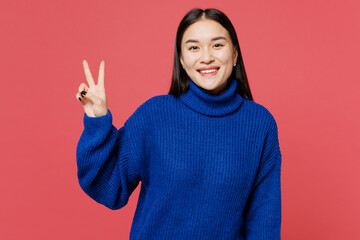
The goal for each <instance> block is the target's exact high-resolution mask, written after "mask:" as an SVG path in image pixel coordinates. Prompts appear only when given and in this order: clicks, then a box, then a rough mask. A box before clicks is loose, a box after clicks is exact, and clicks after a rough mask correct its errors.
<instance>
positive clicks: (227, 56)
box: [217, 51, 233, 63]
mask: <svg viewBox="0 0 360 240" xmlns="http://www.w3.org/2000/svg"><path fill="white" fill-rule="evenodd" d="M217 56H218V58H219V59H220V60H221V61H222V62H223V63H227V62H231V61H233V60H232V59H233V56H232V54H231V53H230V52H227V51H226V52H219V54H218V55H217Z"/></svg>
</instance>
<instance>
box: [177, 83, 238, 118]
mask: <svg viewBox="0 0 360 240" xmlns="http://www.w3.org/2000/svg"><path fill="white" fill-rule="evenodd" d="M236 87H237V81H236V80H235V79H229V80H228V81H227V84H226V85H225V89H223V90H221V91H220V92H219V93H218V94H214V92H210V91H207V90H205V89H203V88H201V87H199V86H197V85H196V84H195V83H194V82H193V81H192V80H191V79H189V89H188V91H187V92H186V93H184V94H182V95H181V96H180V99H181V100H182V102H183V103H184V104H185V105H186V106H187V107H188V108H190V109H191V110H193V111H195V112H198V113H200V114H203V115H206V116H224V115H227V114H230V113H232V112H234V111H236V110H237V109H238V108H239V107H240V105H241V103H242V102H243V98H242V97H241V96H240V95H239V94H238V93H237V92H236Z"/></svg>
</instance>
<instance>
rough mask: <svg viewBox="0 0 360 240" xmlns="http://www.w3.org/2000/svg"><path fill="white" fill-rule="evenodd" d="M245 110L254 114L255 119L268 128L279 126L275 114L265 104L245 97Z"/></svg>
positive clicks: (251, 114)
mask: <svg viewBox="0 0 360 240" xmlns="http://www.w3.org/2000/svg"><path fill="white" fill-rule="evenodd" d="M242 108H243V111H244V112H246V113H248V114H249V115H250V116H252V118H253V119H252V120H253V121H259V122H260V123H262V124H264V125H266V126H267V127H268V128H277V123H276V119H275V117H274V115H273V114H272V113H271V112H270V110H269V109H268V108H267V107H265V106H264V105H262V104H260V103H257V102H254V101H252V100H249V99H247V98H244V102H243V106H242Z"/></svg>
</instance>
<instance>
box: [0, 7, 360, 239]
mask: <svg viewBox="0 0 360 240" xmlns="http://www.w3.org/2000/svg"><path fill="white" fill-rule="evenodd" d="M194 7H200V8H208V7H215V8H218V9H220V10H222V11H224V12H225V13H226V14H227V15H228V16H229V18H230V19H231V21H232V23H233V24H234V26H235V28H236V31H237V34H238V37H239V41H240V46H241V49H242V53H243V58H244V62H245V67H246V70H247V73H248V77H249V82H250V87H251V90H252V93H253V95H254V98H255V101H256V102H258V103H260V104H262V105H264V106H265V107H267V108H268V109H269V110H270V112H271V113H272V114H273V115H274V117H275V119H276V120H277V123H278V127H279V141H280V148H281V151H282V155H283V164H282V197H283V199H282V206H283V216H282V219H283V221H282V239H291V240H297V239H299V240H300V239H301V240H302V239H327V240H332V239H336V240H338V239H360V228H359V222H360V204H359V202H360V192H359V182H360V174H359V170H360V163H359V160H360V154H359V148H360V146H359V143H360V141H359V140H360V127H359V123H360V106H359V87H360V83H359V82H360V76H359V75H360V74H359V66H358V65H359V56H360V47H359V45H360V26H359V25H360V18H359V12H360V3H359V1H357V0H347V1H346V0H345V1H332V0H311V1H310V0H308V1H289V0H275V1H239V0H236V1H230V0H222V1H213V0H206V1H193V0H191V1H176V2H175V1H165V0H163V1H160V0H157V1H142V2H139V1H115V0H114V1H109V0H101V1H100V0H99V1H89V0H87V1H83V0H81V1H70V0H66V1H65V0H64V1H48V0H41V1H39V0H33V1H25V0H22V1H11V0H1V2H0V20H1V21H0V30H1V33H0V56H1V57H0V72H1V94H0V102H1V103H0V114H1V120H0V121H1V124H0V127H1V129H0V133H1V138H0V139H1V144H0V146H1V160H0V191H1V193H0V201H1V205H0V239H54V240H56V239H100V238H101V239H128V237H129V232H130V227H131V222H132V218H133V215H134V212H135V207H136V203H137V199H138V195H139V187H138V188H137V189H136V190H135V191H134V193H133V195H132V196H131V198H130V201H129V203H128V205H127V206H125V207H124V208H122V209H121V210H118V211H111V210H109V209H107V208H105V207H104V206H102V205H99V204H97V203H96V202H95V201H93V200H92V199H90V198H89V197H88V196H87V195H86V194H85V193H84V192H83V191H82V190H81V188H80V186H79V184H78V180H77V167H76V156H75V153H76V145H77V141H78V140H79V137H80V135H81V133H82V130H83V114H84V111H83V108H82V106H81V105H80V102H79V101H78V100H77V99H76V98H75V94H76V92H77V89H78V86H79V85H80V84H81V83H82V82H85V83H86V79H85V76H84V72H83V68H82V60H83V59H86V60H88V62H89V64H90V69H91V70H92V72H93V75H94V77H95V79H97V73H98V69H99V64H100V61H101V60H103V59H104V60H105V63H106V64H105V65H106V66H105V84H106V89H107V96H108V105H109V109H111V110H112V112H113V116H114V125H115V126H116V127H117V128H120V127H121V126H122V125H123V123H124V122H125V120H126V119H127V118H128V117H129V116H130V115H131V114H132V113H133V112H134V111H135V109H136V108H137V107H138V106H140V104H141V103H143V102H144V101H145V100H147V99H148V98H150V97H152V96H154V95H160V94H167V92H168V90H169V87H170V80H171V72H172V61H173V49H174V41H175V33H176V29H177V26H178V24H179V22H180V20H181V18H182V17H183V16H184V15H185V13H186V12H187V11H189V10H190V9H191V8H194ZM139 186H140V185H139Z"/></svg>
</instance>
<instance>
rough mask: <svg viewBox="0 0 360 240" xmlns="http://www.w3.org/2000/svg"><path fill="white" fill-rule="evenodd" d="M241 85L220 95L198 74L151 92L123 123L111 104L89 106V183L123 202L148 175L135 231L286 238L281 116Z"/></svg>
mask: <svg viewBox="0 0 360 240" xmlns="http://www.w3.org/2000/svg"><path fill="white" fill-rule="evenodd" d="M236 87H237V81H236V80H232V81H231V82H230V84H229V87H228V88H227V89H226V91H225V92H224V93H223V94H222V95H212V94H210V93H207V92H205V91H204V90H203V89H201V88H199V87H198V86H197V85H196V84H195V83H194V82H193V81H192V80H190V88H189V90H188V91H187V92H186V93H184V94H182V95H181V96H180V98H175V97H174V96H172V95H158V96H155V97H152V98H150V99H149V100H147V101H145V102H144V103H143V104H141V106H140V107H139V108H138V109H136V111H135V112H134V113H133V114H132V115H131V116H130V117H129V118H128V120H127V121H126V122H125V124H124V126H123V127H121V128H120V129H119V130H117V129H116V128H115V126H114V125H113V124H112V114H111V111H110V110H108V113H107V114H106V115H104V116H101V117H88V116H87V115H86V114H84V131H83V133H82V135H81V137H80V139H79V142H78V145H77V150H76V157H77V164H78V178H79V183H80V186H81V188H82V189H83V190H84V191H85V192H86V193H87V194H88V195H89V196H90V197H91V198H93V199H94V200H95V201H97V202H98V203H101V204H103V205H105V206H106V207H108V208H110V209H120V208H122V207H124V206H125V205H126V204H127V202H128V199H129V196H130V194H131V193H132V192H133V191H134V189H135V188H136V187H137V186H138V184H139V182H140V181H141V190H140V195H139V200H138V203H137V208H136V211H135V215H134V219H133V222H132V227H131V232H130V239H134V240H135V239H141V240H149V239H151V240H152V239H156V240H159V239H160V240H162V239H181V240H185V239H191V240H198V239H206V240H211V239H214V240H219V239H227V240H236V239H237V240H239V239H248V240H250V239H257V240H258V239H266V240H276V239H280V226H281V184H280V170H281V152H280V148H279V141H278V130H277V124H276V121H275V119H274V117H273V116H272V114H271V113H270V112H269V111H268V110H267V109H266V108H265V107H263V106H262V105H260V104H258V103H255V102H253V101H251V100H248V99H247V98H245V97H242V96H240V95H239V94H238V93H236V92H235V90H236Z"/></svg>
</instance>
